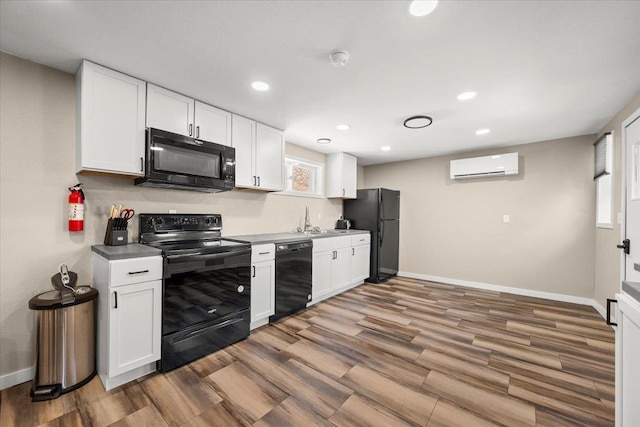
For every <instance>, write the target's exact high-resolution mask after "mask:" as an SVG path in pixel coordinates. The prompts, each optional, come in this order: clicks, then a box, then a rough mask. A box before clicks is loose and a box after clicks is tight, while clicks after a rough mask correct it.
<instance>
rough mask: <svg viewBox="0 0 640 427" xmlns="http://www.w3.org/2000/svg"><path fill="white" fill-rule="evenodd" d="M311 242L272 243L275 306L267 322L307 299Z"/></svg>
mask: <svg viewBox="0 0 640 427" xmlns="http://www.w3.org/2000/svg"><path fill="white" fill-rule="evenodd" d="M312 249H313V243H312V241H311V240H304V241H298V242H292V243H277V244H276V310H275V314H274V315H273V316H270V317H269V322H273V321H274V320H278V319H280V318H282V317H284V316H288V315H290V314H293V313H295V312H296V311H298V310H301V309H303V308H305V307H306V306H307V303H308V302H309V301H311V262H312V257H313V252H312Z"/></svg>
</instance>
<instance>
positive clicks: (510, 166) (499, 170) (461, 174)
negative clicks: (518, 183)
mask: <svg viewBox="0 0 640 427" xmlns="http://www.w3.org/2000/svg"><path fill="white" fill-rule="evenodd" d="M449 171H450V174H451V179H468V178H484V177H488V176H503V175H517V174H518V153H506V154H496V155H494V156H484V157H473V158H470V159H459V160H451V164H450V167H449Z"/></svg>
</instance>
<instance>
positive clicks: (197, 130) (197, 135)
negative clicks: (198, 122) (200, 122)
mask: <svg viewBox="0 0 640 427" xmlns="http://www.w3.org/2000/svg"><path fill="white" fill-rule="evenodd" d="M196 138H200V126H196Z"/></svg>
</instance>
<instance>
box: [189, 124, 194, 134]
mask: <svg viewBox="0 0 640 427" xmlns="http://www.w3.org/2000/svg"><path fill="white" fill-rule="evenodd" d="M189 136H193V124H189Z"/></svg>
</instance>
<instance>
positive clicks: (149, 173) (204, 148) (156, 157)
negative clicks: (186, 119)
mask: <svg viewBox="0 0 640 427" xmlns="http://www.w3.org/2000/svg"><path fill="white" fill-rule="evenodd" d="M146 154H147V162H146V166H147V167H146V174H145V177H144V178H138V179H136V184H138V185H146V186H156V187H169V188H186V189H191V190H199V191H209V192H216V191H226V190H231V189H233V188H234V187H235V149H234V148H232V147H226V146H224V145H220V144H215V143H212V142H206V141H200V140H197V139H193V138H189V137H186V136H183V135H178V134H174V133H171V132H166V131H162V130H159V129H149V130H148V132H147V153H146Z"/></svg>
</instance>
